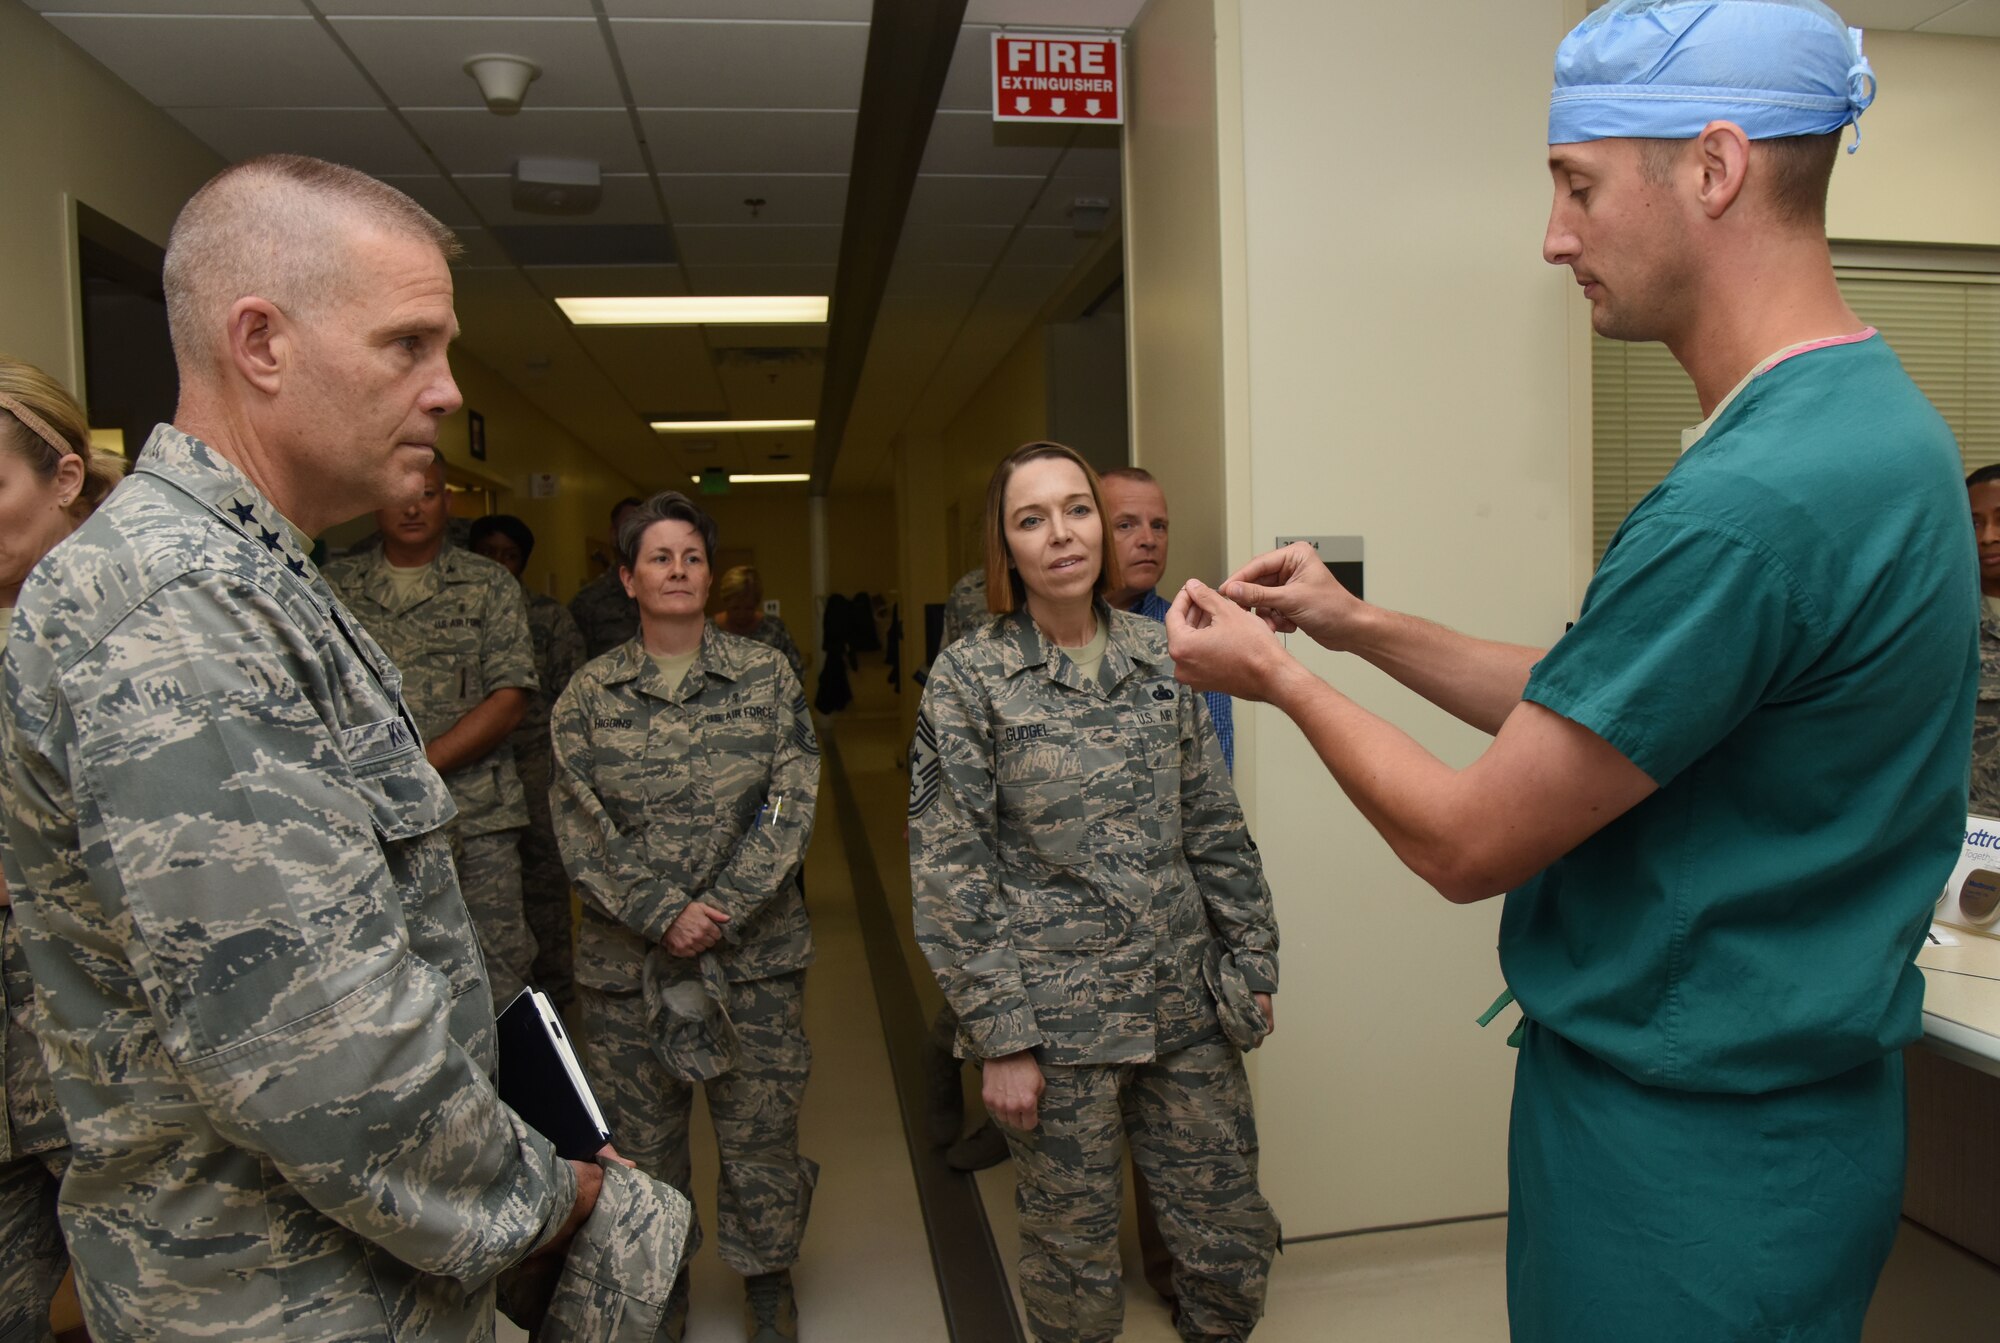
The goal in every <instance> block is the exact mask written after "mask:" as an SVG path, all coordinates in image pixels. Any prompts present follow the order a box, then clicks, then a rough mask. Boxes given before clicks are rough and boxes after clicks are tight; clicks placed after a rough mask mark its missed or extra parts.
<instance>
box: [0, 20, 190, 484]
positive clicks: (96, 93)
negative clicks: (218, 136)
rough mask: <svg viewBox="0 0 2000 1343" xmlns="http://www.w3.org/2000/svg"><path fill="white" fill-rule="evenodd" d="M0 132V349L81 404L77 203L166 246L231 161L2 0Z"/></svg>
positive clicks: (39, 22) (40, 22)
mask: <svg viewBox="0 0 2000 1343" xmlns="http://www.w3.org/2000/svg"><path fill="white" fill-rule="evenodd" d="M0 126H4V127H6V128H7V131H6V133H5V134H4V135H0V183H4V186H0V351H3V352H5V353H7V354H10V355H13V356H14V357H16V358H18V359H25V360H26V361H28V362H29V363H31V364H35V365H37V366H39V367H40V368H42V369H45V370H46V371H48V372H49V373H50V374H52V375H53V376H55V377H56V378H57V379H59V380H60V381H62V382H63V383H64V384H66V385H67V386H68V387H69V388H70V389H71V390H72V391H73V392H76V393H77V394H78V395H83V394H84V392H85V389H84V387H83V333H82V330H81V328H80V324H79V322H78V313H79V311H80V309H79V304H78V281H77V271H76V257H75V250H76V243H75V239H76V224H75V220H74V216H73V213H72V208H71V202H74V201H81V202H82V203H83V204H85V205H88V206H90V207H91V208H92V209H94V210H96V211H98V212H99V213H100V214H104V215H108V216H109V217H111V218H112V219H115V220H117V221H118V222H119V223H121V224H123V225H124V226H125V227H127V228H129V229H131V230H132V231H133V232H135V233H138V234H141V235H143V236H144V237H147V238H150V239H151V240H152V241H154V242H155V243H158V244H159V245H160V246H162V247H164V246H166V242H167V231H168V230H169V229H170V228H171V227H172V226H173V222H174V215H175V214H176V213H178V212H179V210H180V208H181V202H183V201H185V200H186V199H187V198H188V196H189V195H190V194H191V193H192V192H193V191H194V189H195V188H196V187H198V186H200V185H201V184H202V182H204V181H205V180H207V178H208V177H209V175H210V174H212V173H213V172H215V170H216V169H217V168H220V167H221V166H222V160H221V159H219V158H217V157H216V156H215V154H214V153H213V152H212V151H210V150H209V149H208V148H207V147H206V146H204V145H202V144H201V143H200V142H198V141H197V140H196V139H195V138H194V137H193V136H191V135H189V134H188V133H187V132H186V131H184V130H182V129H181V128H180V126H179V125H178V124H177V123H175V122H174V121H173V120H172V119H171V118H169V117H167V116H166V115H165V114H164V113H162V112H160V111H159V110H157V109H156V108H154V107H153V106H152V105H150V104H149V103H147V102H146V101H145V100H144V99H142V98H141V97H140V96H139V95H138V94H136V93H134V92H133V91H132V90H131V89H130V88H129V87H127V86H126V85H125V84H124V83H122V82H120V81H119V80H117V79H115V78H113V77H112V76H111V75H110V74H109V73H108V72H107V71H106V70H105V69H104V68H103V67H102V66H100V65H98V64H97V63H96V62H95V61H93V60H91V59H90V58H89V57H87V56H85V55H84V54H83V53H82V52H81V51H79V50H77V48H76V47H75V45H73V44H72V43H71V42H70V41H69V39H68V38H66V37H64V36H62V35H61V34H60V33H58V32H57V31H56V30H55V29H53V28H51V27H50V26H49V25H48V23H47V22H46V21H44V20H43V19H42V18H41V16H39V15H37V14H35V13H34V12H32V11H30V10H29V9H27V8H26V7H25V6H23V5H21V4H19V3H18V2H17V0H0ZM132 446H133V448H134V449H136V448H137V446H138V445H136V444H134V445H132Z"/></svg>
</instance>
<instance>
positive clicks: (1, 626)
mask: <svg viewBox="0 0 2000 1343" xmlns="http://www.w3.org/2000/svg"><path fill="white" fill-rule="evenodd" d="M13 632H14V608H13V607H11V606H0V653H4V652H6V651H7V636H8V635H9V634H12V633H13Z"/></svg>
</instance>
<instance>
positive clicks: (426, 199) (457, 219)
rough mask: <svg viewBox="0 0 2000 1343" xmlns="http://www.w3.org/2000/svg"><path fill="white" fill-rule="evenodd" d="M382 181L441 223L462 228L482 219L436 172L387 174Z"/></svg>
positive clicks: (475, 223) (477, 222)
mask: <svg viewBox="0 0 2000 1343" xmlns="http://www.w3.org/2000/svg"><path fill="white" fill-rule="evenodd" d="M382 180H383V181H384V182H387V183H388V184H389V185H390V186H392V187H394V188H396V189H397V190H398V191H400V192H402V193H403V194H404V195H406V196H408V197H409V198H410V199H411V200H413V201H415V202H416V203H417V204H419V205H421V206H423V207H424V208H425V209H426V210H429V211H430V212H431V213H432V214H433V215H435V216H437V218H438V220H439V221H440V222H441V223H443V224H445V225H447V226H449V227H451V228H463V227H465V226H467V225H477V224H479V223H481V222H482V221H481V220H480V218H479V214H478V212H477V211H476V210H474V209H473V208H472V207H471V206H470V205H467V204H466V203H465V199H464V197H462V196H460V195H459V194H458V193H457V192H456V191H453V190H452V188H451V183H450V182H448V181H446V180H445V179H444V178H442V177H439V176H438V175H437V174H436V173H423V174H421V175H416V176H408V177H405V176H400V175H397V174H390V175H388V176H385V177H383V178H382Z"/></svg>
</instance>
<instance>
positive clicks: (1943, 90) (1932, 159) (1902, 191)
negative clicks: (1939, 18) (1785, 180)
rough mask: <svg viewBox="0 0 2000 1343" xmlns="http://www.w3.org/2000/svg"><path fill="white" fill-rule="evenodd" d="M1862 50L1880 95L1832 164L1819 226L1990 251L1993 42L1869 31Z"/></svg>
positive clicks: (1997, 109)
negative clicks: (1854, 148) (1855, 144)
mask: <svg viewBox="0 0 2000 1343" xmlns="http://www.w3.org/2000/svg"><path fill="white" fill-rule="evenodd" d="M1835 8H1838V6H1837V5H1836V6H1835ZM1863 50H1864V51H1866V52H1867V54H1868V60H1869V63H1870V64H1872V65H1873V66H1874V67H1875V74H1876V77H1877V78H1878V80H1879V81H1880V83H1881V92H1880V95H1879V96H1878V98H1877V100H1876V103H1875V105H1874V106H1873V107H1871V108H1869V109H1868V111H1867V112H1866V113H1865V114H1864V115H1863V116H1862V118H1861V148H1860V150H1859V151H1858V152H1856V153H1853V154H1842V155H1841V158H1840V163H1839V165H1838V166H1837V167H1836V168H1835V170H1834V174H1833V190H1832V192H1831V193H1830V195H1829V197H1828V199H1827V232H1828V233H1829V234H1830V235H1831V236H1833V237H1835V238H1841V239H1845V240H1848V241H1854V242H1896V243H1926V244H1934V245H1935V244H1943V245H1948V246H1976V247H2000V168H1996V167H1995V164H1996V163H2000V147H1996V139H1995V136H1996V132H2000V38H1990V37H1947V36H1941V35H1938V34H1933V33H1883V32H1870V33H1868V34H1866V35H1865V38H1864V41H1863ZM1848 134H1849V136H1850V141H1849V142H1850V143H1851V142H1852V141H1851V136H1852V134H1853V133H1852V132H1851V131H1850V132H1849V133H1848Z"/></svg>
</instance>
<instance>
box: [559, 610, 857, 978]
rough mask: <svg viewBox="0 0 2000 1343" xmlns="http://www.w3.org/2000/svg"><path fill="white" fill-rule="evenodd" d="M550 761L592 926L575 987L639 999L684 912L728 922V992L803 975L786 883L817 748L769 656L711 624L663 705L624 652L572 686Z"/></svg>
mask: <svg viewBox="0 0 2000 1343" xmlns="http://www.w3.org/2000/svg"><path fill="white" fill-rule="evenodd" d="M555 751H556V777H555V784H554V786H553V787H552V788H551V789H550V793H549V807H550V810H551V811H552V812H554V814H555V823H556V840H557V843H559V844H560V845H561V847H562V856H563V866H564V867H565V868H566V869H568V871H569V874H570V879H571V880H572V881H574V882H575V883H576V885H577V886H578V888H579V889H580V890H581V891H582V892H583V900H584V910H585V913H586V915H587V916H588V917H586V919H585V921H584V926H583V933H582V940H580V941H579V942H578V945H577V958H576V960H577V964H576V979H577V983H578V984H580V985H584V986H586V987H590V988H597V989H607V990H611V991H620V990H634V989H637V988H638V987H639V986H640V982H641V976H642V971H643V966H644V961H645V953H646V949H647V948H648V947H651V946H654V945H657V944H658V943H659V941H660V939H661V938H663V937H665V936H666V932H667V928H668V926H669V925H670V924H672V923H673V921H674V920H675V919H676V918H678V917H679V916H680V914H681V911H682V910H684V909H686V908H687V905H688V902H689V901H691V900H695V899H700V900H702V901H704V902H705V903H708V904H712V905H714V906H716V907H717V908H718V909H720V910H722V912H723V913H725V914H728V915H729V916H730V922H728V923H727V924H724V925H723V940H722V942H721V943H720V944H719V945H718V946H717V948H716V950H717V952H718V953H719V954H720V957H721V961H722V965H723V969H724V970H725V972H726V973H727V975H728V977H729V978H730V979H731V980H732V981H738V982H740V981H743V980H749V979H765V978H769V977H771V976H773V975H781V974H788V973H790V972H791V971H794V970H800V969H803V968H805V966H806V965H808V964H809V963H810V962H811V961H812V952H813V946H812V925H811V923H810V922H809V921H808V920H807V918H806V909H805V901H804V900H803V899H802V898H801V896H800V895H799V883H798V872H799V865H800V863H802V862H803V861H804V859H805V852H806V842H807V841H808V840H810V839H811V838H812V826H813V806H814V802H815V801H816V799H817V797H818V793H819V741H818V739H817V738H816V737H815V736H814V735H813V725H812V717H811V715H810V714H809V713H808V711H807V709H806V702H805V692H804V691H803V690H801V689H800V688H799V682H798V678H797V677H795V676H793V675H792V670H791V668H790V667H788V666H787V665H785V660H784V659H783V658H782V657H780V656H779V655H778V654H777V653H776V652H775V651H773V650H771V649H769V648H766V647H765V646H764V645H762V644H757V643H752V642H750V641H749V640H748V639H739V638H737V637H736V636H735V635H733V634H725V633H724V632H723V631H721V630H719V629H717V628H716V627H715V626H714V625H713V624H710V625H708V626H707V627H705V629H704V631H703V633H702V640H701V653H700V655H699V656H698V657H697V658H696V659H695V663H694V666H693V668H691V669H690V670H689V672H688V674H687V678H686V679H685V680H684V681H682V682H681V684H680V686H679V687H678V688H677V689H674V690H672V691H669V690H668V689H667V688H666V686H665V685H664V684H662V678H661V676H660V671H659V668H658V666H656V665H655V664H654V662H653V660H652V659H651V658H649V657H647V656H646V653H645V650H644V648H643V647H642V646H641V645H640V643H639V641H638V640H636V639H635V640H633V641H632V642H631V643H628V644H626V645H624V646H623V647H622V648H617V649H614V650H613V651H611V652H609V653H606V654H605V655H604V656H603V657H601V658H598V659H597V660H596V661H594V662H592V663H590V664H589V665H587V666H586V667H584V669H583V670H582V671H580V672H578V673H577V674H576V677H575V679H573V680H572V681H571V682H570V683H569V689H567V690H565V691H564V692H563V695H562V699H561V700H559V701H557V703H556V718H555ZM781 798H782V799H783V806H779V805H778V802H779V799H781ZM767 803H768V804H769V810H768V811H765V810H764V808H765V807H766V804H767ZM613 925H615V928H614V927H611V926H613ZM593 929H595V930H596V933H597V934H601V933H603V932H605V931H607V930H611V931H616V930H619V929H622V930H623V932H624V933H625V934H626V936H623V937H618V938H605V937H602V936H599V935H595V934H594V933H593ZM689 964H690V965H692V964H693V962H691V961H690V962H689Z"/></svg>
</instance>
